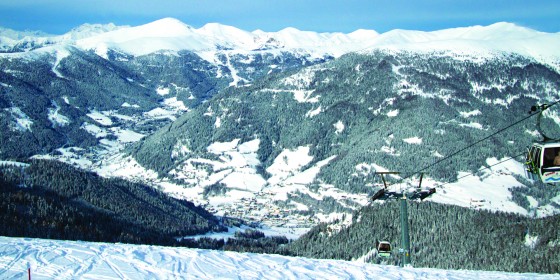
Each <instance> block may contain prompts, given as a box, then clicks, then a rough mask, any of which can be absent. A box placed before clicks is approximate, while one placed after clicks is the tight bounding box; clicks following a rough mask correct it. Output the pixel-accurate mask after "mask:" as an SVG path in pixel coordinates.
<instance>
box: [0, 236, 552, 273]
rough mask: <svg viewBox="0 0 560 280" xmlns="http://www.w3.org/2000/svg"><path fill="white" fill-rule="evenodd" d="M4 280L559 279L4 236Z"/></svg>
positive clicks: (0, 242) (0, 265) (0, 243)
mask: <svg viewBox="0 0 560 280" xmlns="http://www.w3.org/2000/svg"><path fill="white" fill-rule="evenodd" d="M0 255H1V256H2V257H1V258H0V276H2V278H4V279H23V278H27V277H28V274H29V273H30V274H31V278H32V279H53V278H56V279H75V278H88V279H89V278H92V279H93V278H94V279H146V278H150V279H240V278H241V279H288V278H289V279H403V278H408V279H519V280H521V279H543V280H544V279H558V274H537V273H505V272H488V271H468V270H443V269H429V268H412V267H405V268H400V267H396V266H392V265H374V264H367V263H363V262H357V261H340V260H319V259H309V258H295V257H285V256H280V255H264V254H248V253H236V252H228V251H213V250H198V249H187V248H172V247H160V246H146V245H136V246H135V245H127V244H109V243H90V242H72V241H55V240H43V239H23V238H6V237H0Z"/></svg>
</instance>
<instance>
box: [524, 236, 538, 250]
mask: <svg viewBox="0 0 560 280" xmlns="http://www.w3.org/2000/svg"><path fill="white" fill-rule="evenodd" d="M538 240H539V236H538V235H530V234H529V233H527V234H525V246H527V247H529V248H531V249H534V248H535V246H536V245H537V241H538Z"/></svg>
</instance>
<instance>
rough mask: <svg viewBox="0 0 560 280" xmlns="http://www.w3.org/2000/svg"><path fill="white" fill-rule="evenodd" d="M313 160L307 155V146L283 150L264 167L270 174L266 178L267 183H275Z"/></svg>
mask: <svg viewBox="0 0 560 280" xmlns="http://www.w3.org/2000/svg"><path fill="white" fill-rule="evenodd" d="M311 160H313V157H312V156H309V147H308V146H301V147H298V148H296V149H295V150H288V149H286V150H283V151H282V152H281V153H280V154H279V155H278V156H276V158H275V159H274V162H273V163H272V164H271V165H270V166H269V167H268V168H267V169H266V171H267V172H268V173H269V174H271V175H272V176H271V177H270V178H269V179H268V182H269V184H271V185H275V184H278V183H280V182H281V181H283V180H285V179H286V178H288V177H289V176H290V175H293V174H294V173H295V172H297V171H300V170H301V168H302V167H303V166H305V165H307V164H308V163H310V162H311Z"/></svg>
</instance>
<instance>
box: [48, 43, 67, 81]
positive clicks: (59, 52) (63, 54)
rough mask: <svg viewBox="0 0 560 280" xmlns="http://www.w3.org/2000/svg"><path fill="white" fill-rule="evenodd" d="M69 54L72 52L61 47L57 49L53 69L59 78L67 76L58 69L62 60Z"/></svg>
mask: <svg viewBox="0 0 560 280" xmlns="http://www.w3.org/2000/svg"><path fill="white" fill-rule="evenodd" d="M68 56H70V52H69V51H68V50H66V49H62V48H61V49H58V50H57V51H56V61H55V62H54V65H53V67H52V71H53V72H54V74H55V75H56V76H57V77H59V78H65V77H64V76H63V75H62V73H60V71H58V69H57V67H58V65H59V64H60V62H61V61H62V60H63V59H65V58H66V57H68Z"/></svg>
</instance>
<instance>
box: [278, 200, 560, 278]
mask: <svg viewBox="0 0 560 280" xmlns="http://www.w3.org/2000/svg"><path fill="white" fill-rule="evenodd" d="M408 205H409V207H408V212H409V228H410V241H411V250H412V251H411V262H412V265H413V266H414V267H433V268H444V269H467V270H498V271H515V272H539V273H559V272H560V258H558V255H559V254H560V231H559V230H558V229H559V228H560V216H552V217H548V218H543V219H532V218H528V217H523V216H519V215H514V214H506V213H499V212H498V213H492V212H488V211H484V210H478V211H477V210H472V209H468V208H463V207H457V206H451V205H442V204H437V203H431V202H422V203H417V202H409V204H408ZM335 224H336V223H335ZM335 228H336V227H334V226H333V225H330V224H321V225H320V226H318V227H315V228H314V229H312V230H311V231H310V232H308V233H307V234H305V235H304V236H302V237H301V238H300V239H298V240H296V241H295V242H293V243H291V244H290V246H289V250H290V251H292V252H293V253H294V254H296V255H299V256H307V257H313V258H335V259H344V260H352V259H358V258H360V257H362V256H364V255H366V254H367V253H368V252H369V251H370V250H372V249H373V248H375V242H376V241H377V240H387V241H390V242H391V243H392V244H393V246H394V250H393V255H392V257H391V259H390V260H389V261H388V262H389V263H392V264H397V263H398V262H399V259H400V256H398V255H397V252H398V248H401V247H402V243H401V235H400V234H401V232H400V230H401V226H400V216H399V203H398V201H396V200H394V201H387V202H385V203H384V204H379V203H373V204H372V205H369V206H366V207H364V208H362V209H361V210H360V211H358V212H356V213H355V214H354V216H353V219H352V224H351V225H349V226H343V227H342V229H341V230H337V229H335ZM371 261H372V262H375V259H373V260H371Z"/></svg>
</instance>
